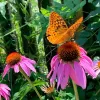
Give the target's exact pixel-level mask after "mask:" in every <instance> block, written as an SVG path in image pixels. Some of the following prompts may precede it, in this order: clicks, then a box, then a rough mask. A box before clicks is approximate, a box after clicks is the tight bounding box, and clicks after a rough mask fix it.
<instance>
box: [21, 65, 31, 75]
mask: <svg viewBox="0 0 100 100" xmlns="http://www.w3.org/2000/svg"><path fill="white" fill-rule="evenodd" d="M19 64H20V67H21V68H22V69H23V71H24V72H25V73H26V74H27V75H28V76H30V69H29V68H28V67H27V66H26V65H25V64H24V63H19Z"/></svg>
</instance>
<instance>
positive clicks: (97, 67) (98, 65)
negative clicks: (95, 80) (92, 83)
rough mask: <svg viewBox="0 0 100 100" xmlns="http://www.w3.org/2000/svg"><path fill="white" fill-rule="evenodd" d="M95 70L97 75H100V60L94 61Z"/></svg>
mask: <svg viewBox="0 0 100 100" xmlns="http://www.w3.org/2000/svg"><path fill="white" fill-rule="evenodd" d="M93 68H94V71H95V72H96V74H97V75H99V74H100V60H94V61H93Z"/></svg>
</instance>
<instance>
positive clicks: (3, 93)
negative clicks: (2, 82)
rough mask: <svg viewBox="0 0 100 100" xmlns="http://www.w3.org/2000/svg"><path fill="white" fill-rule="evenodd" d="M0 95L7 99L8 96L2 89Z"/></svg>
mask: <svg viewBox="0 0 100 100" xmlns="http://www.w3.org/2000/svg"><path fill="white" fill-rule="evenodd" d="M1 95H2V96H3V97H4V98H5V99H6V100H9V96H8V95H6V94H5V92H4V91H2V93H1Z"/></svg>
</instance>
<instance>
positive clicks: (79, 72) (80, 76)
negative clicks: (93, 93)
mask: <svg viewBox="0 0 100 100" xmlns="http://www.w3.org/2000/svg"><path fill="white" fill-rule="evenodd" d="M74 70H75V74H76V78H77V80H78V85H80V86H81V87H82V88H83V89H85V88H86V75H85V72H84V70H83V68H82V67H81V66H80V65H79V62H76V61H75V62H74Z"/></svg>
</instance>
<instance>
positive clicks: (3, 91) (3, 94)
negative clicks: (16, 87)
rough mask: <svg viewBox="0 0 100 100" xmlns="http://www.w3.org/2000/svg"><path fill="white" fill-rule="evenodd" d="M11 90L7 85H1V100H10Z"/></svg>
mask: <svg viewBox="0 0 100 100" xmlns="http://www.w3.org/2000/svg"><path fill="white" fill-rule="evenodd" d="M9 91H10V88H9V87H8V86H7V85H6V84H0V100H1V98H2V97H4V98H5V100H10V99H9V97H10V92H9Z"/></svg>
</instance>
